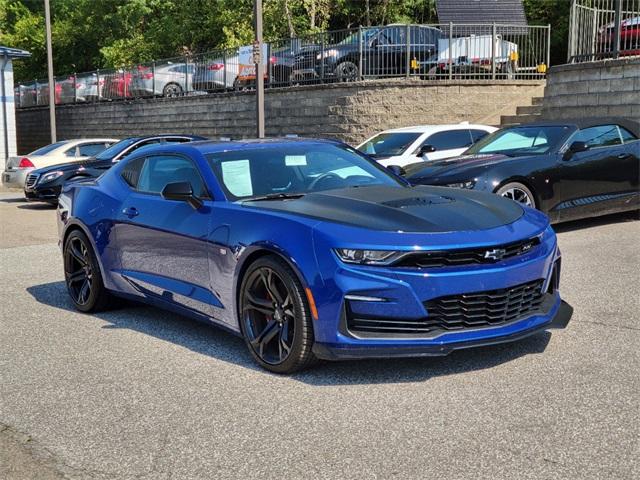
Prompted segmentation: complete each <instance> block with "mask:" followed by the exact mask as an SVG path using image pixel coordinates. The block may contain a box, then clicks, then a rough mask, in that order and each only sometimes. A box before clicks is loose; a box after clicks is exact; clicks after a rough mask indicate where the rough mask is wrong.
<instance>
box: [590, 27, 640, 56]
mask: <svg viewBox="0 0 640 480" xmlns="http://www.w3.org/2000/svg"><path fill="white" fill-rule="evenodd" d="M614 35H615V23H614V22H611V23H609V24H607V25H605V26H603V27H600V29H599V30H598V43H599V44H600V47H599V49H600V51H601V52H611V51H612V50H613V48H614V43H615V36H614ZM620 55H621V56H630V55H640V17H630V18H626V19H624V20H622V21H621V22H620Z"/></svg>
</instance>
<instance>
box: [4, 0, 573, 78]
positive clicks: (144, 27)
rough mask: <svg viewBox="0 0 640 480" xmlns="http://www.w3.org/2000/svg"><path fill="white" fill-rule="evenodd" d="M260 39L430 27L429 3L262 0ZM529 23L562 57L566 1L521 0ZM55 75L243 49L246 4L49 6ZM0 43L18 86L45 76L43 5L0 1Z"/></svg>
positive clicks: (73, 2)
mask: <svg viewBox="0 0 640 480" xmlns="http://www.w3.org/2000/svg"><path fill="white" fill-rule="evenodd" d="M263 4H264V5H263V17H264V36H265V38H267V39H277V38H288V37H290V36H292V35H305V34H309V33H314V32H319V31H322V30H327V29H331V30H337V29H344V28H353V27H355V26H358V25H367V24H369V25H380V24H387V23H394V22H412V23H435V22H437V12H436V1H435V0H263ZM524 4H525V8H526V11H527V16H528V18H529V22H530V23H532V24H547V23H551V25H552V50H551V51H552V59H553V60H554V63H560V62H562V61H564V59H565V58H564V57H565V56H566V41H567V24H568V15H569V2H568V1H567V0H524ZM51 8H52V31H53V52H54V68H55V71H56V73H59V74H66V73H71V72H82V71H88V70H93V69H95V68H115V67H119V66H123V65H129V64H133V63H137V62H143V61H149V60H152V59H154V58H166V57H173V56H178V55H188V54H193V53H199V52H205V51H209V50H214V49H218V48H226V47H236V46H239V45H246V44H249V43H251V42H252V40H253V26H252V22H253V0H51ZM0 44H2V45H7V46H11V47H15V48H23V49H25V50H28V51H30V52H31V54H32V57H31V58H30V59H26V60H21V61H19V62H15V77H16V79H17V80H18V81H26V80H29V79H33V78H44V77H46V48H45V29H44V2H43V1H42V0H0Z"/></svg>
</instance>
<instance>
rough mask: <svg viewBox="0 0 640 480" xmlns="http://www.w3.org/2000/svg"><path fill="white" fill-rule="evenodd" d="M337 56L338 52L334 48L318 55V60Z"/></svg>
mask: <svg viewBox="0 0 640 480" xmlns="http://www.w3.org/2000/svg"><path fill="white" fill-rule="evenodd" d="M337 56H338V50H335V49H333V48H332V49H330V50H325V51H324V52H321V53H319V54H317V55H316V60H322V58H327V57H337Z"/></svg>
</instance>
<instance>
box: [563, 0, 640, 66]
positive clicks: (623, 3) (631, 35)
mask: <svg viewBox="0 0 640 480" xmlns="http://www.w3.org/2000/svg"><path fill="white" fill-rule="evenodd" d="M633 55H640V0H573V2H572V4H571V16H570V19H569V53H568V59H567V60H568V62H569V63H580V62H591V61H594V60H602V59H605V58H620V57H627V56H633Z"/></svg>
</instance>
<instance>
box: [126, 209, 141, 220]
mask: <svg viewBox="0 0 640 480" xmlns="http://www.w3.org/2000/svg"><path fill="white" fill-rule="evenodd" d="M122 213H124V214H125V215H126V216H127V217H129V218H133V217H137V216H138V215H140V212H139V211H138V209H137V208H136V207H129V208H125V209H124V210H122Z"/></svg>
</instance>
